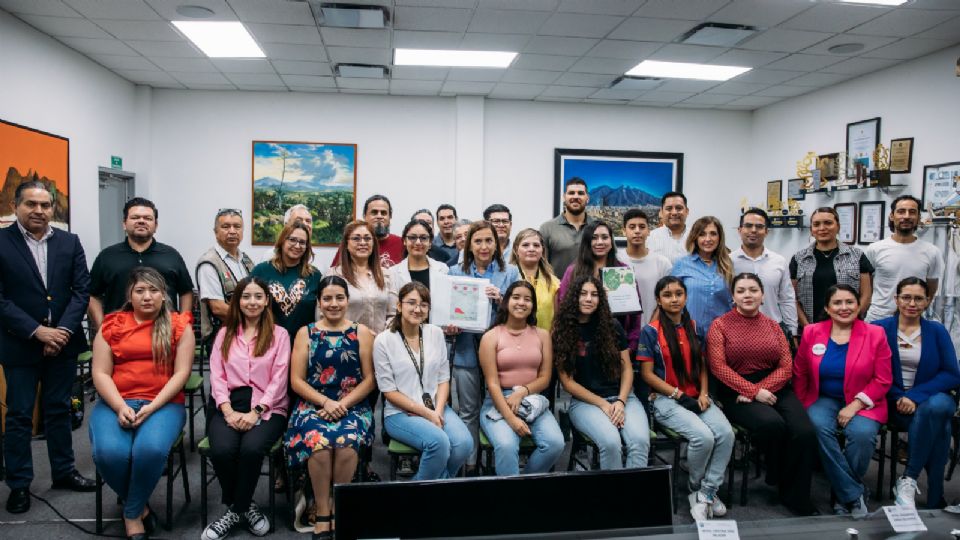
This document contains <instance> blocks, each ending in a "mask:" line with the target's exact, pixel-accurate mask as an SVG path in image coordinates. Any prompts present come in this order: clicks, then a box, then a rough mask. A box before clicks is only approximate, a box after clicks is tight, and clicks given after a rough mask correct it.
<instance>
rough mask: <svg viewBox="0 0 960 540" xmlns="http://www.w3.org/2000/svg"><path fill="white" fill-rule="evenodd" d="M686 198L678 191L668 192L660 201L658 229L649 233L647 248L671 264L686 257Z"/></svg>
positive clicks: (688, 209) (687, 212)
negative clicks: (668, 260)
mask: <svg viewBox="0 0 960 540" xmlns="http://www.w3.org/2000/svg"><path fill="white" fill-rule="evenodd" d="M689 214H690V208H688V207H687V196H686V195H684V194H683V193H680V192H679V191H669V192H667V193H666V194H664V196H663V197H662V198H661V199H660V225H661V226H660V227H657V228H656V229H654V230H653V231H652V232H651V233H650V238H648V239H647V247H648V248H649V249H650V251H652V252H654V253H659V254H661V255H663V256H664V257H666V258H668V259H670V262H671V263H675V262H677V259H679V258H681V257H685V256H686V255H688V253H687V248H686V247H685V245H686V243H687V215H689Z"/></svg>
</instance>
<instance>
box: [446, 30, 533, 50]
mask: <svg viewBox="0 0 960 540" xmlns="http://www.w3.org/2000/svg"><path fill="white" fill-rule="evenodd" d="M531 37H532V36H528V35H526V34H480V33H470V32H467V33H466V34H465V35H464V36H463V41H461V42H460V45H458V46H457V47H455V48H457V49H462V50H467V51H509V52H517V51H522V50H523V48H524V47H526V46H527V42H528V41H530V38H531Z"/></svg>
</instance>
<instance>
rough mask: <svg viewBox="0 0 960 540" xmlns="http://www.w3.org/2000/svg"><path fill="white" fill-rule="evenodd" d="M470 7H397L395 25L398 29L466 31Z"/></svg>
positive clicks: (471, 12) (470, 11) (470, 12)
mask: <svg viewBox="0 0 960 540" xmlns="http://www.w3.org/2000/svg"><path fill="white" fill-rule="evenodd" d="M472 14H473V11H472V10H469V9H445V8H420V7H403V6H400V7H397V8H396V10H395V13H394V21H393V27H394V28H395V29H397V30H438V31H441V32H465V31H466V30H467V24H469V23H470V16H471V15H472Z"/></svg>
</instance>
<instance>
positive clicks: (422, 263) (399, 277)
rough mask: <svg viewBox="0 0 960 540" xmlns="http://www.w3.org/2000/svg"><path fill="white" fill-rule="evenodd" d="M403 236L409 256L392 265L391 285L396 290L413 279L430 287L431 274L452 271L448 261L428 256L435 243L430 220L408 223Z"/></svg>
mask: <svg viewBox="0 0 960 540" xmlns="http://www.w3.org/2000/svg"><path fill="white" fill-rule="evenodd" d="M401 238H402V239H403V246H404V249H406V251H407V257H406V258H405V259H403V260H402V261H400V262H398V263H397V264H395V265H393V266H392V267H390V286H391V287H393V290H394V291H395V292H396V291H399V290H400V288H401V287H403V286H404V285H406V284H407V283H410V282H411V281H416V282H419V283H422V284H423V286H424V287H426V288H427V289H429V288H430V277H431V276H436V275H438V274H447V273H448V272H449V271H450V270H449V268H448V267H447V265H446V263H443V262H440V261H437V260H434V259H432V258H430V257H428V256H427V254H428V253H429V251H430V248H431V246H432V245H433V227H432V226H431V225H430V224H429V223H428V222H426V221H424V220H422V219H417V220H413V221H411V222H410V223H407V225H406V226H405V227H404V228H403V235H402V236H401Z"/></svg>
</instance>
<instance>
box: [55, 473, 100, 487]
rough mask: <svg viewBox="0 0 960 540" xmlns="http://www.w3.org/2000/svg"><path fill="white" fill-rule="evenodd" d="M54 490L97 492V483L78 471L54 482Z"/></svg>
mask: <svg viewBox="0 0 960 540" xmlns="http://www.w3.org/2000/svg"><path fill="white" fill-rule="evenodd" d="M53 489H69V490H71V491H96V490H97V482H96V481H95V480H91V479H89V478H84V477H83V476H82V475H81V474H80V473H78V472H77V471H76V470H74V471H73V472H71V473H70V474H68V475H67V476H64V477H63V478H58V479H56V480H54V481H53Z"/></svg>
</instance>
